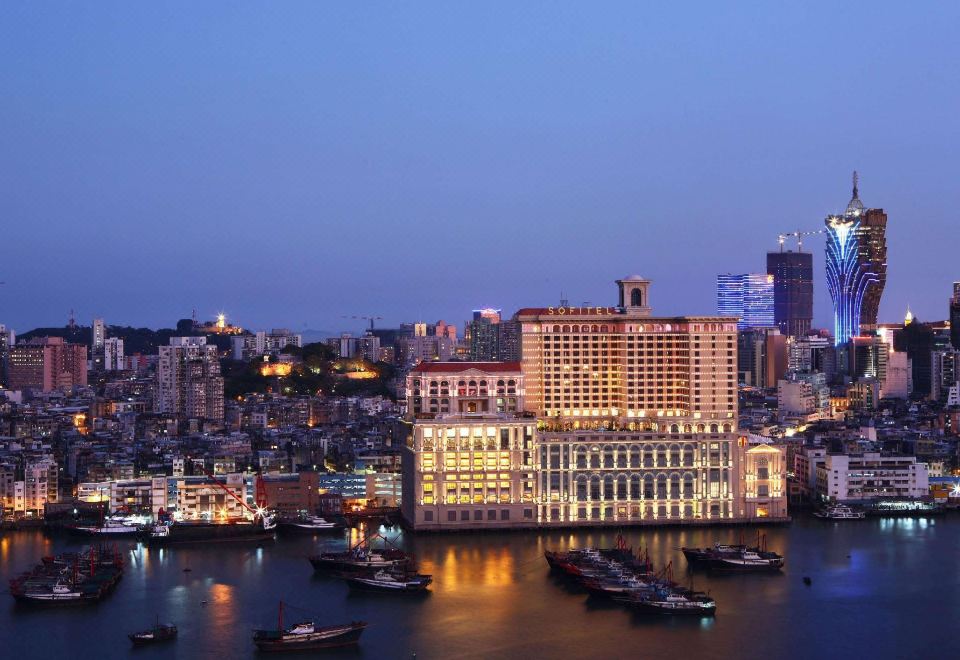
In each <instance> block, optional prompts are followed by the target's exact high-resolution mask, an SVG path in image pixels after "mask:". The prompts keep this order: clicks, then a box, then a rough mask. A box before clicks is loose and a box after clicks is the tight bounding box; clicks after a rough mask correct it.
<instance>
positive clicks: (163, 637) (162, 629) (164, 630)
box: [127, 623, 177, 646]
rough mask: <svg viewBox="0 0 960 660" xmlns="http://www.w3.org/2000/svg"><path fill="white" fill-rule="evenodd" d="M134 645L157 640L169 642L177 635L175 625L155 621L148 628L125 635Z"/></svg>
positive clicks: (142, 644) (151, 642)
mask: <svg viewBox="0 0 960 660" xmlns="http://www.w3.org/2000/svg"><path fill="white" fill-rule="evenodd" d="M127 637H129V638H130V641H131V642H133V645H134V646H146V645H147V644H156V643H158V642H169V641H171V640H173V639H176V637H177V627H176V626H175V625H173V624H172V623H157V624H156V625H154V626H153V628H151V629H150V630H142V631H140V632H135V633H130V634H129V635H127Z"/></svg>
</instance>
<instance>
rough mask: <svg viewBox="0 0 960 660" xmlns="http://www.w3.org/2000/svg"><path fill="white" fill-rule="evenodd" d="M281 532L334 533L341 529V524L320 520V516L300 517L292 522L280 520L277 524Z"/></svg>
mask: <svg viewBox="0 0 960 660" xmlns="http://www.w3.org/2000/svg"><path fill="white" fill-rule="evenodd" d="M277 526H278V528H279V529H280V531H281V532H293V533H300V534H314V533H317V532H336V531H339V530H341V529H343V524H342V523H338V522H334V521H331V520H327V519H326V518H321V517H320V516H300V517H299V518H294V519H292V520H281V521H280V522H279V523H277Z"/></svg>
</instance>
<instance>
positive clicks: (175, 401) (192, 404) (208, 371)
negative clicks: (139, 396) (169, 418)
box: [154, 337, 223, 422]
mask: <svg viewBox="0 0 960 660" xmlns="http://www.w3.org/2000/svg"><path fill="white" fill-rule="evenodd" d="M154 410H155V412H161V413H170V414H174V415H179V416H181V417H185V418H188V419H209V420H213V421H221V422H222V421H223V377H222V376H221V375H220V358H219V355H218V354H217V347H216V346H213V345H208V344H207V338H206V337H171V338H170V345H169V346H161V347H160V359H159V361H158V362H157V390H156V396H155V398H154Z"/></svg>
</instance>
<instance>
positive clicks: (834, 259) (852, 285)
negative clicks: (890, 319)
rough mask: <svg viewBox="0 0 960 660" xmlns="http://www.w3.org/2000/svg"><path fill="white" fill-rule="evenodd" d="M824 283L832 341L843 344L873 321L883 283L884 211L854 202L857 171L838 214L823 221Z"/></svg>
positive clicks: (884, 253)
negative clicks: (849, 195)
mask: <svg viewBox="0 0 960 660" xmlns="http://www.w3.org/2000/svg"><path fill="white" fill-rule="evenodd" d="M825 222H826V227H827V230H826V236H827V242H826V265H827V286H828V288H829V289H830V298H831V299H832V301H833V309H834V332H833V334H834V343H835V345H837V346H839V345H841V344H845V343H846V342H847V341H849V340H850V338H851V337H855V336H857V335H859V334H860V331H861V329H865V328H872V327H875V326H876V324H877V313H878V311H879V308H880V297H881V296H882V295H883V289H884V286H885V285H886V281H887V239H886V230H887V215H886V213H884V212H883V210H882V209H866V208H864V206H863V202H861V201H860V197H859V191H858V188H857V174H856V172H854V175H853V197H852V199H851V200H850V203H849V204H847V208H846V211H844V213H843V215H831V216H828V217H827V219H826V221H825Z"/></svg>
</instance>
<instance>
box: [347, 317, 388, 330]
mask: <svg viewBox="0 0 960 660" xmlns="http://www.w3.org/2000/svg"><path fill="white" fill-rule="evenodd" d="M340 318H342V319H363V320H364V321H370V329H371V330H373V322H374V321H382V320H383V317H382V316H341V317H340Z"/></svg>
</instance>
